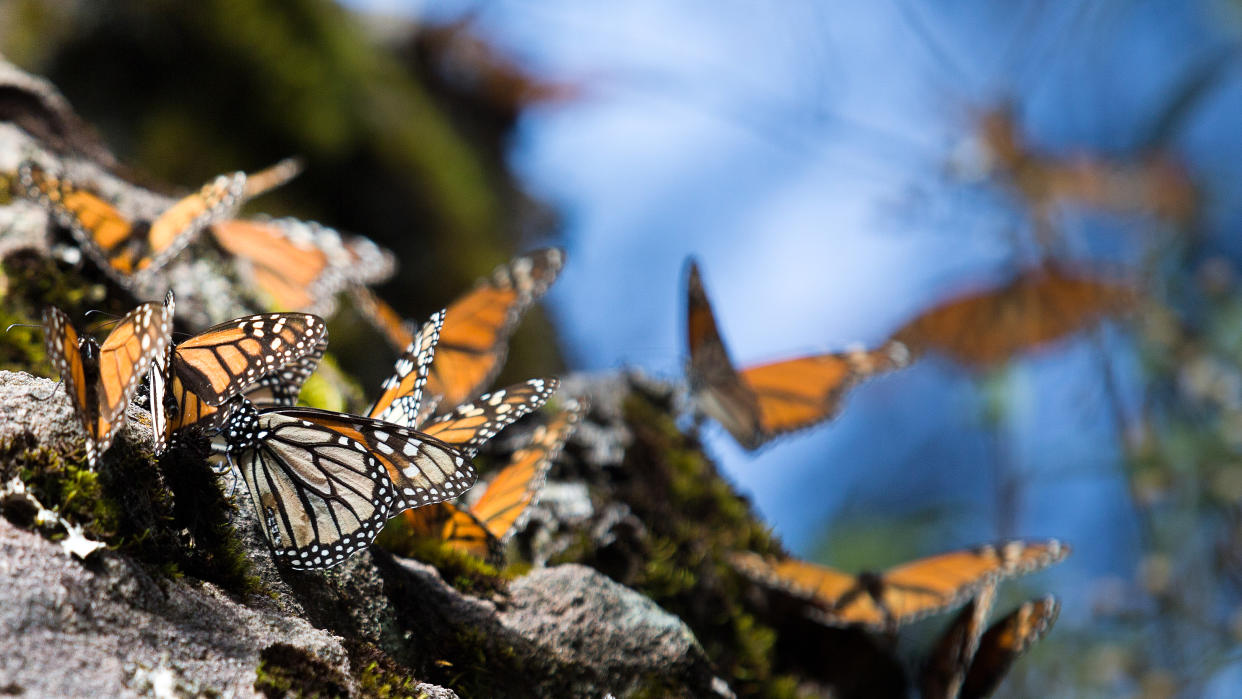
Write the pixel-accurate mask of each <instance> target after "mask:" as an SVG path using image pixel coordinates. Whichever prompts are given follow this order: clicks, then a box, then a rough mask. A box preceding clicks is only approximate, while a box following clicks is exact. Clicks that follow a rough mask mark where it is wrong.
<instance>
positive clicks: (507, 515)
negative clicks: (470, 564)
mask: <svg viewBox="0 0 1242 699" xmlns="http://www.w3.org/2000/svg"><path fill="white" fill-rule="evenodd" d="M586 409H587V405H586V403H585V402H574V403H571V404H570V405H568V406H567V407H565V408H564V409H563V410H561V411H560V412H559V413H557V414H556V416H555V417H553V418H552V419H551V420H550V421H549V422H548V423H547V424H546V425H541V426H540V427H537V428H536V429H535V432H534V433H533V434H532V436H531V438H530V441H529V442H528V443H527V444H526V446H524V447H522V448H521V449H518V450H517V451H515V452H513V456H512V457H510V459H509V464H508V465H507V466H505V467H504V468H503V469H501V470H500V471H499V472H497V473H496V475H495V476H493V477H492V479H491V481H489V482H488V484H487V490H485V491H483V494H482V495H481V496H480V497H479V498H478V499H477V500H475V501H474V503H473V504H471V505H470V506H468V507H467V506H459V505H453V504H451V503H447V502H446V503H441V504H439V505H433V506H431V507H424V508H420V509H417V510H406V512H405V513H404V519H405V524H406V526H407V528H408V529H409V531H410V532H411V533H413V534H415V535H417V536H427V537H432V536H436V537H439V538H441V539H442V540H443V541H445V542H446V543H447V544H448V545H450V546H452V547H454V548H457V549H460V550H462V551H465V552H467V553H470V554H473V555H475V556H477V557H479V558H487V557H488V556H489V555H491V554H493V553H495V552H497V551H499V550H501V549H502V548H503V547H504V545H505V543H507V542H508V541H509V539H510V538H512V537H513V535H514V534H516V533H517V532H519V531H521V530H522V528H523V527H524V526H525V524H526V520H527V519H528V518H529V516H530V512H531V510H530V508H531V505H533V504H534V503H535V499H536V496H537V495H538V493H539V489H540V488H541V487H543V481H544V478H545V477H546V476H547V473H548V469H549V468H551V466H552V463H553V462H554V461H556V459H557V457H558V456H559V455H560V453H561V449H562V448H563V447H564V445H565V442H566V441H567V440H568V439H569V438H570V437H571V436H572V435H573V433H574V431H575V430H576V429H577V427H578V423H579V422H580V421H581V420H582V415H583V414H584V413H585V412H586Z"/></svg>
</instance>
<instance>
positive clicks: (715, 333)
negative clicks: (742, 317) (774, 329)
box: [686, 260, 765, 449]
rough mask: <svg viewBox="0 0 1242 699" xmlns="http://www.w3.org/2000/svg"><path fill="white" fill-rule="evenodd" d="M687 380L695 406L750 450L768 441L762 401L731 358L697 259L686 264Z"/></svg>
mask: <svg viewBox="0 0 1242 699" xmlns="http://www.w3.org/2000/svg"><path fill="white" fill-rule="evenodd" d="M686 267H687V271H686V346H687V348H688V349H689V353H690V358H689V361H688V362H687V366H686V378H687V380H688V381H689V384H690V393H691V395H692V396H693V397H694V402H695V405H697V406H698V408H699V410H701V411H702V412H703V413H704V414H705V415H707V416H708V417H711V418H712V419H714V420H716V421H717V422H719V423H720V424H721V425H722V426H724V428H725V429H726V430H728V432H729V434H731V435H733V438H734V439H736V440H737V441H738V443H739V444H741V445H742V446H743V447H745V448H747V449H757V448H759V446H760V445H761V444H763V442H764V441H765V437H764V433H763V426H762V423H761V414H760V412H759V401H758V399H757V398H756V397H755V394H754V393H753V392H751V390H750V387H749V386H748V385H747V384H746V383H745V382H744V381H743V380H742V377H741V376H740V375H739V374H738V372H737V370H736V369H735V368H734V365H733V361H732V360H731V359H729V351H728V349H727V348H726V347H725V344H724V340H722V339H721V338H720V331H719V329H718V328H717V327H716V316H715V314H714V313H712V306H711V302H710V301H709V300H708V298H707V291H706V290H705V289H704V288H703V282H702V279H701V278H700V277H699V267H698V264H697V263H696V262H695V261H694V260H689V261H688V262H687V264H686Z"/></svg>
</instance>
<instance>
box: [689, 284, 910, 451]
mask: <svg viewBox="0 0 1242 699" xmlns="http://www.w3.org/2000/svg"><path fill="white" fill-rule="evenodd" d="M686 277H687V282H686V340H687V346H688V347H689V351H690V360H689V362H688V364H687V369H686V376H687V379H688V381H689V384H690V391H691V394H692V395H693V396H694V400H695V404H696V405H697V406H698V408H699V410H701V411H702V412H703V413H704V414H706V415H707V416H708V417H711V418H713V419H715V420H716V421H717V422H719V423H720V424H721V425H723V426H724V428H725V429H726V430H728V432H729V434H731V435H733V438H734V439H736V440H737V441H738V443H739V444H741V445H742V446H743V447H745V448H746V449H757V448H759V447H760V446H762V445H763V444H764V443H766V442H768V441H769V440H771V439H774V438H775V437H778V436H780V435H782V434H786V433H789V432H793V431H795V430H799V429H803V428H805V427H810V426H811V425H814V424H817V423H819V422H822V421H824V420H828V419H830V418H832V417H833V416H835V415H836V413H837V411H838V410H839V408H840V404H841V399H842V398H843V397H844V395H845V393H846V392H847V391H848V390H849V389H850V388H851V387H853V386H854V385H855V384H857V383H858V382H859V381H861V380H862V379H864V378H866V377H868V376H870V375H872V374H876V373H879V372H882V371H888V370H890V369H895V368H897V367H901V366H904V365H905V363H906V360H907V352H906V349H905V347H904V346H903V345H902V344H901V343H897V342H890V343H888V344H886V345H884V346H883V347H881V348H879V349H875V350H869V351H868V350H858V351H854V352H844V353H839V354H821V355H815V356H811V357H801V358H798V359H790V360H785V361H780V362H772V363H770V364H761V365H758V366H752V367H747V368H745V369H741V370H740V371H739V370H738V369H736V368H735V365H734V364H733V361H732V360H731V359H730V358H729V352H728V349H727V348H726V347H725V344H724V341H723V340H722V339H721V338H720V331H719V329H718V327H717V325H716V318H715V315H714V314H713V313H712V307H711V302H710V301H709V300H708V298H707V292H706V290H704V288H703V282H702V280H701V279H700V277H699V268H698V265H697V264H696V263H695V262H694V260H690V261H689V262H688V263H687V275H686Z"/></svg>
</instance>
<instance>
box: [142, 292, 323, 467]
mask: <svg viewBox="0 0 1242 699" xmlns="http://www.w3.org/2000/svg"><path fill="white" fill-rule="evenodd" d="M327 333H328V326H327V324H326V323H324V321H323V319H322V318H320V317H318V316H315V315H311V314H309V313H266V314H259V315H252V316H244V317H241V318H234V319H233V320H230V321H226V322H224V323H219V324H217V325H214V326H212V327H210V328H208V329H207V330H205V331H203V332H202V333H199V334H198V335H195V336H194V337H192V338H190V339H188V340H186V341H185V342H182V343H180V344H177V345H175V346H172V345H170V346H169V347H168V349H167V351H166V353H165V354H164V355H163V356H162V357H160V358H159V359H158V360H157V365H158V366H157V368H156V370H155V371H153V372H152V384H151V395H152V396H153V399H152V406H156V405H158V406H159V410H158V413H156V412H154V411H153V417H152V422H153V424H154V430H155V433H156V453H157V454H158V453H161V452H162V451H163V449H164V447H165V446H166V445H167V443H168V440H169V438H171V436H172V435H173V434H174V433H176V432H179V431H180V430H183V429H185V428H187V427H191V426H192V427H194V428H196V429H198V430H200V431H202V432H204V433H208V432H213V431H215V430H216V429H218V428H219V427H220V426H221V425H223V424H224V421H225V420H226V419H227V418H228V411H227V409H225V408H226V407H227V406H226V404H228V402H229V400H230V399H232V398H233V397H234V396H238V395H244V396H246V398H247V399H248V400H250V401H251V402H252V403H255V404H257V405H262V406H268V405H292V404H293V403H294V402H295V401H296V400H297V395H298V391H299V389H300V388H301V386H302V383H304V382H305V381H306V378H307V377H308V376H310V374H311V373H313V372H314V370H315V367H316V366H317V365H318V363H319V360H320V358H322V356H323V353H324V350H325V349H326V348H327ZM165 385H166V388H165ZM156 397H159V398H160V400H156V399H155V398H156ZM168 408H171V410H167V409H168ZM166 411H167V413H168V414H167V416H165V415H164V413H165V412H166Z"/></svg>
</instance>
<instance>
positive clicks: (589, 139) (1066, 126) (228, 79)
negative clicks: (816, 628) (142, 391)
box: [0, 0, 1242, 697]
mask: <svg viewBox="0 0 1242 699" xmlns="http://www.w3.org/2000/svg"><path fill="white" fill-rule="evenodd" d="M1240 45H1242V3H1238V2H1236V1H1234V0H1200V1H1196V2H1137V1H1136V2H1111V1H1106V0H1105V1H1099V2H1090V3H1055V4H1053V3H1040V2H1020V3H994V2H984V1H982V0H966V1H962V2H952V3H923V2H916V1H915V0H881V1H880V2H863V1H854V0H849V1H841V2H835V3H816V2H787V3H759V2H731V1H725V2H714V3H702V2H679V3H670V2H656V1H654V0H636V1H634V2H628V3H610V4H595V3H581V2H571V1H570V0H543V1H542V2H537V3H536V2H525V1H516V0H493V1H492V2H467V1H459V0H450V1H449V2H436V3H431V2H417V1H410V2H402V1H401V0H389V1H384V0H376V1H368V0H349V2H345V3H342V4H334V3H330V2H327V1H326V0H296V1H288V0H286V1H285V2H281V3H275V2H271V3H235V2H228V1H227V0H203V1H201V2H196V3H175V2H136V1H134V2H115V3H107V4H104V3H95V2H68V1H57V2H45V1H42V0H38V1H35V0H31V1H20V0H6V1H0V51H2V52H3V53H4V55H5V57H7V58H8V59H9V60H11V61H13V62H14V63H16V64H18V65H19V66H21V67H22V68H24V69H26V70H29V71H32V72H34V73H37V74H41V75H44V76H46V77H48V78H49V79H50V80H52V81H53V82H54V83H55V84H56V85H57V86H58V87H59V88H60V89H61V90H62V91H63V92H64V93H65V94H66V96H67V97H68V98H69V100H70V101H71V102H72V103H73V105H74V107H75V108H76V109H77V110H78V111H79V112H80V113H81V114H82V115H83V116H84V117H85V118H86V119H87V120H88V121H90V122H91V123H93V124H94V125H96V126H97V127H98V129H99V130H100V131H101V135H102V136H103V138H104V140H105V141H106V142H107V143H108V144H109V146H110V147H111V148H112V149H113V150H114V151H115V152H116V153H117V155H118V156H119V157H120V159H121V161H122V162H123V163H125V166H126V168H128V169H129V170H130V172H129V173H128V174H129V176H131V177H132V178H133V179H135V180H136V181H138V182H141V183H145V184H150V185H151V186H152V187H155V188H161V187H164V188H168V187H175V188H178V189H188V188H191V187H196V186H197V185H198V184H199V183H201V182H203V181H206V180H207V179H208V178H209V177H211V176H212V175H214V174H216V173H219V172H224V171H230V170H235V169H247V170H254V169H257V168H260V167H262V166H264V165H267V164H269V163H271V162H274V161H275V160H278V159H279V158H282V157H285V156H287V155H294V154H297V155H302V156H304V157H305V158H306V160H307V164H308V169H307V172H306V173H305V174H304V175H302V177H301V178H299V179H298V180H295V181H294V182H293V183H292V184H291V185H289V186H288V187H287V188H285V189H283V190H281V191H280V192H278V193H276V194H273V195H270V196H268V197H265V198H264V199H263V200H261V201H260V202H257V205H256V206H252V208H254V209H255V210H260V209H261V210H262V211H265V212H268V213H271V214H273V215H282V214H290V215H296V216H299V217H302V218H309V219H314V220H318V221H321V222H323V223H326V224H328V225H331V226H334V227H337V228H340V229H342V230H346V231H351V232H356V233H361V234H365V235H367V236H370V237H372V238H374V239H375V240H376V241H377V242H379V243H381V244H383V245H385V246H387V247H389V248H391V249H393V250H394V251H396V253H397V254H398V257H399V259H400V261H401V270H400V272H399V274H398V276H397V278H396V279H395V280H394V281H393V282H391V283H390V284H388V285H386V286H384V287H382V288H380V289H379V293H380V294H381V295H382V296H383V297H385V298H386V299H388V300H389V301H390V302H392V303H393V305H394V306H395V307H396V308H397V309H398V310H399V311H401V312H402V313H403V314H405V315H406V316H407V317H414V318H424V317H426V315H427V314H429V313H430V312H432V311H433V310H436V309H438V308H440V307H441V306H443V305H445V304H446V303H447V302H448V301H450V300H451V299H452V298H453V297H454V296H456V295H457V294H458V293H460V292H461V291H463V290H464V289H465V288H466V287H467V286H468V284H469V283H470V282H471V281H472V280H473V279H474V278H475V277H477V276H479V275H481V274H484V273H486V272H487V271H489V270H490V269H491V268H492V267H493V266H494V265H495V264H498V263H500V262H502V261H504V260H506V259H508V258H509V257H510V256H511V255H512V254H514V253H516V252H521V251H523V250H527V249H530V248H533V247H535V246H538V245H542V244H548V243H554V244H559V245H563V246H565V247H566V248H567V250H568V253H569V262H568V265H567V267H566V269H565V272H564V273H563V275H562V278H561V280H560V281H559V282H558V283H557V284H556V285H555V286H554V287H553V289H552V291H551V292H550V294H549V296H548V300H547V302H546V303H545V305H544V309H545V310H544V313H543V315H540V314H537V313H536V314H532V316H531V317H528V319H527V320H526V322H525V323H524V325H523V327H522V330H521V332H520V333H519V335H518V337H517V339H516V340H515V351H514V356H513V360H512V361H511V362H510V366H509V368H508V370H507V374H506V376H505V377H502V381H503V380H504V379H505V378H525V377H526V376H529V375H534V374H535V373H536V372H548V371H550V370H552V369H555V368H557V367H559V366H564V367H566V368H568V369H572V370H590V371H604V370H613V369H620V368H623V367H631V368H637V369H641V370H643V371H645V372H648V373H650V374H653V375H655V376H657V377H661V378H665V379H668V380H670V381H681V380H682V374H681V369H682V364H683V361H684V355H685V347H684V340H683V336H684V330H683V325H684V318H683V314H684V290H683V278H682V269H683V264H684V260H685V258H686V257H687V256H689V255H694V256H696V257H697V258H698V260H699V262H700V265H701V268H702V271H703V273H704V276H705V283H706V285H707V288H708V291H709V293H710V294H711V296H712V299H713V303H714V305H715V310H716V313H717V315H718V320H719V322H720V325H721V332H722V334H723V336H724V338H725V341H726V342H727V343H728V345H729V347H730V350H731V352H732V354H733V357H734V359H735V360H736V361H737V362H739V364H742V365H746V364H751V363H754V362H757V361H764V360H770V359H779V358H784V357H790V356H798V355H802V354H807V353H811V352H817V351H828V350H839V349H842V348H844V347H846V346H848V345H850V344H851V343H855V342H862V343H866V344H875V343H878V342H880V341H882V340H883V339H885V338H886V337H888V336H889V335H890V334H891V333H892V332H893V331H895V330H896V329H897V328H898V327H900V326H901V325H902V324H903V323H905V322H906V321H908V320H909V319H910V318H912V317H913V316H915V315H916V314H918V313H920V312H921V311H924V310H926V309H928V308H930V307H933V306H934V305H936V304H937V303H938V302H940V301H941V300H943V299H944V298H946V296H947V295H950V294H953V293H955V292H957V291H959V290H961V289H965V288H978V287H980V286H988V285H1002V284H1005V283H1006V282H1008V281H1009V280H1010V279H1012V278H1013V277H1014V276H1015V275H1017V274H1019V273H1020V272H1021V271H1022V270H1024V269H1029V268H1031V267H1032V266H1034V265H1037V264H1038V263H1039V262H1040V261H1041V260H1042V259H1046V258H1054V259H1057V260H1062V261H1067V262H1073V263H1074V264H1075V265H1076V268H1079V269H1082V268H1087V269H1097V268H1098V269H1099V270H1100V271H1101V273H1102V274H1105V273H1106V274H1107V275H1110V276H1113V277H1115V276H1117V275H1123V276H1125V277H1127V278H1130V279H1133V280H1136V282H1137V284H1138V285H1139V288H1140V289H1141V291H1142V292H1143V294H1144V299H1143V301H1142V303H1141V304H1140V306H1139V311H1138V312H1136V313H1134V314H1131V315H1129V316H1126V317H1123V318H1119V319H1116V320H1114V321H1110V322H1106V323H1103V324H1102V325H1099V326H1095V327H1092V328H1091V329H1090V330H1088V331H1086V332H1080V333H1077V334H1074V335H1073V336H1071V337H1067V338H1063V339H1062V340H1061V341H1058V342H1055V343H1052V344H1050V345H1048V346H1044V347H1041V348H1039V349H1037V350H1035V351H1031V352H1024V353H1021V354H1020V355H1019V356H1017V357H1015V358H1013V359H1012V360H1010V361H1006V362H1002V363H1000V364H998V365H992V366H989V367H985V368H979V367H969V366H964V365H962V364H960V363H958V362H954V361H952V360H950V359H947V358H937V357H934V356H933V357H929V358H927V359H924V360H922V361H919V362H917V363H915V364H914V365H913V366H911V367H910V368H908V369H905V370H902V371H899V372H895V373H892V374H889V375H886V376H883V377H880V378H877V379H874V380H872V381H870V382H868V383H866V384H864V385H862V386H861V387H859V388H858V389H857V390H855V391H854V392H853V393H852V394H851V395H850V396H849V397H848V398H847V401H846V404H845V406H844V410H843V412H842V414H841V416H840V417H839V418H837V419H836V420H835V421H833V422H830V423H828V424H826V425H822V426H820V427H818V428H815V429H813V430H811V431H809V432H806V433H801V434H798V435H796V436H792V437H788V438H785V439H783V440H780V441H778V442H776V443H775V444H773V445H771V446H769V447H767V448H765V449H764V450H762V451H761V452H759V453H758V454H757V455H750V454H747V453H746V452H744V451H742V450H741V449H740V448H739V447H738V446H737V445H736V444H735V443H734V442H733V441H732V440H731V439H730V437H729V436H728V435H727V434H726V433H725V432H724V431H723V430H722V429H720V428H719V427H717V426H715V425H714V424H711V423H708V424H706V425H704V427H703V429H704V436H705V439H707V441H708V444H709V448H710V450H711V452H712V453H713V455H714V456H715V457H716V458H717V459H718V460H719V462H720V463H721V465H722V467H723V469H724V470H725V471H726V472H727V473H728V475H729V477H730V478H731V479H732V480H733V481H734V482H735V483H736V484H737V486H738V488H739V489H741V490H742V491H743V492H746V493H748V494H749V495H750V496H751V497H752V498H753V499H754V501H755V503H756V504H757V506H758V508H759V510H760V511H761V512H762V514H763V515H764V516H765V517H766V519H767V521H769V522H770V523H771V525H772V527H773V528H774V529H775V531H776V532H777V533H778V534H779V535H780V536H781V538H782V539H783V540H784V541H785V542H786V545H787V546H788V547H789V548H790V549H791V551H793V552H795V553H797V554H799V555H801V556H804V557H807V558H809V559H811V560H815V561H819V562H823V563H828V564H831V565H834V566H839V567H843V568H846V569H849V570H858V569H861V568H877V569H878V568H883V567H886V566H889V565H892V564H895V563H899V562H901V561H904V560H907V559H909V558H912V557H916V556H919V555H926V554H931V553H935V552H939V551H944V550H948V549H951V548H955V547H960V546H967V545H972V544H975V543H980V542H984V541H989V540H993V539H996V538H999V537H1007V536H1023V537H1043V536H1055V537H1059V538H1062V539H1064V540H1066V541H1067V542H1069V543H1070V544H1072V546H1073V547H1074V554H1073V555H1072V556H1071V557H1070V558H1069V559H1068V561H1066V562H1065V563H1064V564H1062V565H1060V566H1057V567H1055V568H1053V569H1051V570H1049V571H1047V572H1045V573H1043V574H1041V575H1039V576H1034V577H1032V578H1030V579H1024V580H1022V581H1021V582H1020V584H1018V585H1011V586H1010V588H1011V589H1006V590H1004V594H1005V599H1003V600H1002V602H1001V603H1000V605H999V606H998V609H1001V610H1005V609H1007V608H1009V607H1011V606H1012V605H1013V604H1016V603H1017V602H1018V601H1019V600H1021V599H1025V598H1027V597H1030V596H1033V595H1036V594H1042V593H1044V592H1053V593H1055V594H1057V595H1058V596H1059V597H1060V598H1061V599H1062V601H1063V603H1064V608H1063V611H1062V613H1061V618H1060V621H1059V623H1058V625H1057V627H1056V629H1055V631H1054V632H1053V633H1052V634H1051V635H1050V636H1049V638H1048V639H1047V640H1046V641H1045V642H1043V643H1042V644H1041V645H1040V646H1039V647H1037V648H1036V649H1035V650H1034V652H1033V653H1032V654H1031V656H1030V657H1028V658H1027V659H1026V660H1024V661H1022V662H1021V663H1019V664H1018V665H1017V666H1016V668H1015V670H1014V676H1013V677H1011V678H1010V680H1009V681H1008V683H1007V684H1006V685H1004V690H1003V691H1007V692H1009V693H1013V694H1038V695H1048V694H1075V695H1082V694H1107V695H1116V694H1128V695H1141V696H1150V697H1161V696H1172V695H1175V694H1179V693H1185V694H1188V695H1215V696H1229V695H1231V694H1233V691H1234V690H1235V688H1236V687H1239V686H1242V646H1240V645H1239V639H1240V638H1242V606H1240V602H1242V293H1240V291H1239V288H1238V286H1237V269H1238V264H1239V263H1240V262H1242V243H1239V241H1240V240H1242V238H1239V235H1238V234H1239V225H1240V223H1242V196H1240V195H1242V191H1239V190H1240V189H1242V139H1239V137H1238V136H1239V134H1238V131H1239V121H1238V114H1240V113H1242V74H1240V72H1239V67H1240V64H1239V47H1240ZM1015 153H1016V154H1018V155H1020V156H1021V157H1016V156H1015ZM1032 163H1034V164H1032ZM1040 168H1042V169H1040ZM1049 172H1062V173H1066V172H1068V173H1075V174H1074V176H1066V177H1063V178H1062V179H1061V180H1056V178H1054V177H1051V176H1048V175H1047V173H1049ZM1032 173H1034V174H1032ZM1041 173H1042V175H1041ZM1040 177H1043V179H1040ZM1093 178H1094V179H1093ZM1099 178H1105V179H1107V180H1108V182H1109V183H1111V184H1109V185H1107V186H1104V185H1099ZM1050 181H1055V182H1059V184H1055V185H1050V184H1048V182H1050ZM1067 312H1072V311H1067ZM987 329H988V328H986V327H983V328H979V329H978V332H979V333H980V334H981V335H983V334H986V332H987ZM332 335H333V350H334V352H336V353H337V355H338V356H340V357H348V358H350V359H349V360H348V361H347V362H343V363H346V364H348V368H350V369H352V370H353V371H355V372H357V373H358V374H359V375H360V378H362V380H363V381H365V382H366V383H364V385H373V384H374V382H375V381H377V380H378V379H379V378H381V377H382V376H383V375H385V374H386V372H387V371H388V370H389V368H390V367H391V362H392V359H393V357H392V356H391V355H390V353H389V352H388V351H387V350H386V349H385V350H384V351H383V352H382V353H380V352H378V351H377V350H376V349H375V348H378V347H382V343H381V342H379V341H378V339H377V336H376V335H375V334H374V333H373V331H371V330H370V329H369V328H368V327H367V326H365V324H363V323H361V322H359V321H357V320H355V319H351V314H348V313H341V314H338V316H337V318H336V319H334V322H333V326H332ZM350 348H355V349H354V350H353V351H351V350H350ZM350 362H352V363H350ZM686 425H687V427H690V426H691V423H690V421H689V420H687V422H686ZM930 623H931V624H932V629H931V631H934V628H935V626H936V625H937V624H942V623H943V620H940V621H937V622H930ZM931 631H927V632H922V633H921V632H920V631H919V629H918V628H916V629H915V630H914V632H913V633H911V634H908V635H905V636H903V639H902V644H903V646H904V645H905V644H910V645H917V644H919V643H923V642H925V640H926V637H927V636H928V635H930V633H931Z"/></svg>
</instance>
